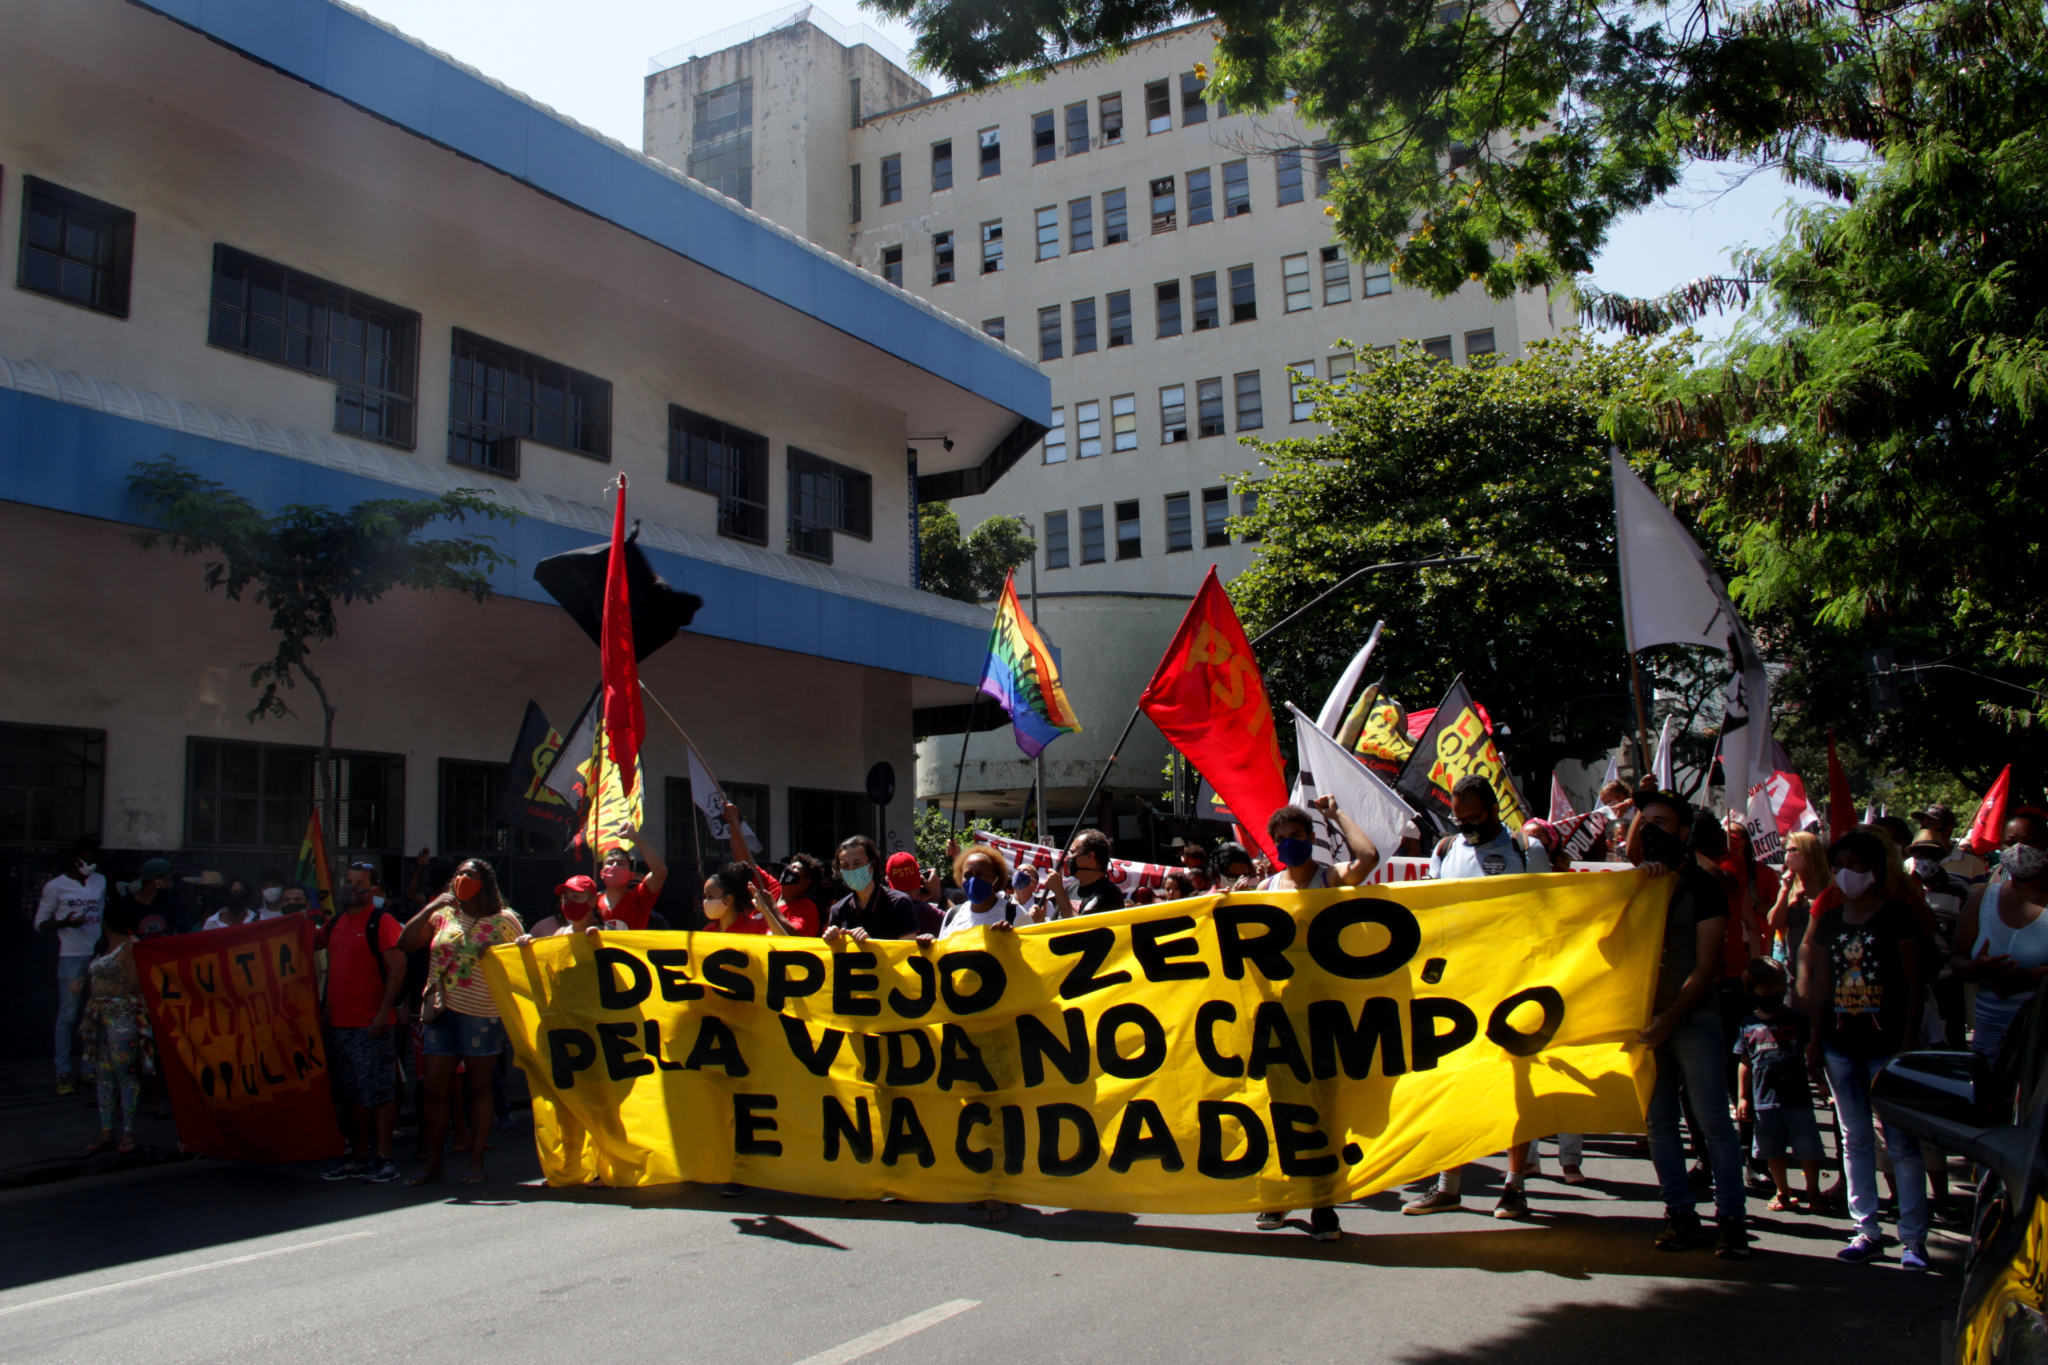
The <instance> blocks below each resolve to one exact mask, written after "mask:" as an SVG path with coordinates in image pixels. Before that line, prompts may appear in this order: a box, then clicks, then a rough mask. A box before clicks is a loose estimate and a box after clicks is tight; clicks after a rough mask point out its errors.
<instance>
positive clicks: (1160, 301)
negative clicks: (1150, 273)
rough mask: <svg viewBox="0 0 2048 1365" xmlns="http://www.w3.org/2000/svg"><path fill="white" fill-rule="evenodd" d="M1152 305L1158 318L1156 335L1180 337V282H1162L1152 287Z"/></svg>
mask: <svg viewBox="0 0 2048 1365" xmlns="http://www.w3.org/2000/svg"><path fill="white" fill-rule="evenodd" d="M1152 292H1153V296H1154V303H1155V306H1156V308H1157V312H1158V317H1159V328H1158V332H1157V335H1158V336H1159V337H1160V338H1162V339H1164V338H1166V337H1177V336H1179V335H1180V281H1179V280H1162V281H1161V282H1160V283H1158V284H1155V285H1153V286H1152Z"/></svg>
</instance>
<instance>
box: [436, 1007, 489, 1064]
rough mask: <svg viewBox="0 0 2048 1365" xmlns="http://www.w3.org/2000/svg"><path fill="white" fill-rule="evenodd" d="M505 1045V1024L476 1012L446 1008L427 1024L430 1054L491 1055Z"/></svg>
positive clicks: (457, 1055)
mask: <svg viewBox="0 0 2048 1365" xmlns="http://www.w3.org/2000/svg"><path fill="white" fill-rule="evenodd" d="M504 1045H505V1025H504V1024H503V1023H501V1022H500V1021H498V1020H496V1019H486V1018H484V1017H483V1016H481V1015H476V1014H457V1013H456V1012H455V1011H454V1010H442V1011H441V1012H440V1013H439V1014H437V1015H435V1016H434V1018H433V1021H432V1022H431V1023H429V1024H428V1025H427V1055H428V1056H429V1057H489V1058H492V1059H493V1060H496V1058H497V1056H498V1052H499V1050H500V1049H501V1048H503V1047H504Z"/></svg>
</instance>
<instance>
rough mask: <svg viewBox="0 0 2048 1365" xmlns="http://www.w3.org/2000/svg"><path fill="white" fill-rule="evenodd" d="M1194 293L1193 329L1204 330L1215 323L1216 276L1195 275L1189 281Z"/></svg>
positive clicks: (1216, 315) (1216, 318)
mask: <svg viewBox="0 0 2048 1365" xmlns="http://www.w3.org/2000/svg"><path fill="white" fill-rule="evenodd" d="M1190 283H1191V284H1192V285H1193V286H1194V293H1195V330H1196V331H1197V332H1206V331H1208V330H1209V329H1210V328H1211V327H1214V326H1216V325H1217V321H1218V314H1217V312H1216V276H1215V275H1214V274H1208V275H1197V276H1195V277H1194V278H1193V280H1191V281H1190Z"/></svg>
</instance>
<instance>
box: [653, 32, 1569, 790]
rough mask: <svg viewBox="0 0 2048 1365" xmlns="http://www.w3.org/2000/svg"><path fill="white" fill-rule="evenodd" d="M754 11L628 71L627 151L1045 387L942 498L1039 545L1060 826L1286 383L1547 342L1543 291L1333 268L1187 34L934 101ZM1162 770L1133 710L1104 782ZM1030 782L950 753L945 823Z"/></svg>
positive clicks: (1244, 482) (1292, 142) (939, 744)
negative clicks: (973, 329) (719, 37)
mask: <svg viewBox="0 0 2048 1365" xmlns="http://www.w3.org/2000/svg"><path fill="white" fill-rule="evenodd" d="M770 18H771V19H780V20H781V22H780V26H779V27H773V28H770V29H769V30H768V31H766V32H761V33H759V35H758V36H754V37H750V38H748V39H746V40H745V41H742V42H738V43H735V44H733V45H730V46H727V47H724V48H722V49H720V50H716V51H709V52H707V53H706V55H703V56H698V57H694V58H691V59H690V60H686V61H682V62H680V63H679V64H677V65H674V66H670V67H666V68H665V69H662V70H660V71H658V72H656V73H655V74H653V75H651V76H649V77H648V79H647V105H646V138H645V150H646V151H647V152H648V154H649V155H651V156H654V157H656V158H658V159H662V160H666V161H668V162H670V164H672V165H675V166H678V167H680V168H683V169H685V170H687V171H689V173H691V174H692V175H696V176H698V177H700V178H706V179H707V181H708V182H710V183H717V184H720V185H721V186H723V187H725V188H726V189H727V191H728V192H730V193H736V194H745V195H747V196H750V198H751V202H752V203H753V204H754V205H755V206H756V207H757V208H760V209H761V210H762V211H764V212H766V213H768V214H769V215H770V216H771V217H777V218H778V219H779V220H780V221H783V222H785V223H787V224H788V225H790V226H792V227H793V228H796V229H797V230H800V231H802V232H803V233H804V234H805V235H807V236H808V237H810V238H811V240H813V241H815V242H817V243H819V244H820V245H823V246H827V247H829V248H831V249H832V250H834V251H838V252H841V253H843V254H844V255H845V256H846V257H847V258H848V259H850V260H852V261H854V262H856V263H858V264H860V265H862V266H864V267H866V268H867V269H868V270H871V271H873V272H874V273H875V274H877V275H879V276H881V277H882V278H883V279H885V280H887V281H888V282H889V283H891V284H893V285H896V286H898V287H900V288H902V289H904V290H906V291H908V292H910V293H913V294H916V295H918V296H919V297H921V298H925V299H929V300H930V301H931V302H933V303H934V304H936V305H938V306H939V307H941V308H944V309H945V310H947V311H948V312H950V313H952V314H954V315H956V316H958V317H960V318H962V319H964V320H966V321H968V322H971V323H974V324H976V325H978V326H979V327H980V328H981V329H982V330H983V331H984V332H986V333H988V334H989V335H991V336H993V337H998V338H1001V339H1003V340H1005V341H1007V342H1008V344H1009V345H1010V346H1012V347H1015V348H1017V349H1018V350H1020V351H1022V352H1023V353H1024V354H1025V355H1026V356H1028V357H1029V358H1031V359H1033V360H1035V361H1037V362H1038V364H1039V365H1040V367H1041V368H1042V370H1043V371H1044V372H1045V373H1046V374H1047V375H1048V376H1049V377H1050V378H1051V380H1052V401H1053V415H1052V426H1051V429H1050V430H1049V431H1048V432H1047V434H1046V436H1045V438H1044V440H1043V441H1042V442H1041V443H1039V444H1038V445H1037V446H1036V447H1034V448H1032V449H1031V450H1029V451H1025V452H1017V454H1018V455H1019V456H1020V458H1019V460H1018V463H1017V465H1016V467H1015V468H1014V469H1012V470H1011V471H1010V472H1008V473H1007V474H1006V475H1005V476H1004V477H1003V478H1002V479H1001V481H1000V482H992V483H990V484H988V485H987V486H985V487H973V486H962V487H958V488H956V489H955V490H954V491H955V492H956V493H957V494H958V495H959V496H957V499H956V501H955V503H954V507H955V510H956V511H957V512H958V513H959V516H960V520H961V524H962V526H963V527H971V526H974V525H976V524H978V523H979V522H980V521H981V520H983V519H984V518H986V517H989V516H993V515H996V514H999V513H1008V514H1015V515H1018V516H1022V517H1024V518H1025V519H1026V520H1027V521H1028V522H1029V523H1030V524H1031V526H1032V528H1033V530H1034V532H1035V534H1036V537H1037V539H1038V541H1039V562H1038V565H1037V570H1038V585H1039V591H1038V597H1037V606H1038V611H1039V619H1040V625H1041V628H1042V629H1043V630H1044V631H1045V633H1046V634H1047V636H1048V637H1049V638H1050V639H1051V640H1052V641H1053V643H1054V644H1055V645H1056V646H1057V647H1059V648H1060V649H1061V650H1062V652H1063V660H1064V668H1065V672H1066V678H1067V686H1068V691H1069V696H1070V698H1071V699H1072V700H1073V702H1074V705H1075V708H1076V710H1077V711H1078V713H1079V714H1080V716H1081V718H1082V720H1083V722H1084V723H1085V724H1086V725H1087V727H1088V728H1087V730H1086V731H1085V732H1084V733H1083V734H1080V735H1074V736H1068V737H1065V738H1062V739H1061V740H1059V741H1058V742H1056V743H1055V744H1054V745H1053V746H1052V747H1051V749H1049V750H1048V751H1047V754H1046V770H1047V786H1048V787H1049V789H1050V792H1049V797H1048V803H1047V804H1048V807H1049V809H1050V811H1051V813H1052V816H1053V819H1052V821H1051V823H1052V824H1053V826H1054V827H1055V828H1057V827H1059V826H1060V825H1061V824H1062V823H1064V822H1065V821H1070V820H1071V819H1072V818H1073V816H1074V814H1075V810H1076V807H1077V806H1078V804H1079V802H1080V801H1081V799H1082V798H1083V797H1084V795H1085V792H1086V789H1087V788H1088V787H1089V786H1090V785H1091V784H1092V783H1093V781H1094V780H1095V778H1096V776H1097V774H1098V773H1099V772H1100V771H1101V768H1102V762H1103V760H1104V758H1105V757H1106V756H1107V753H1108V750H1109V747H1110V745H1111V744H1112V743H1113V742H1114V741H1115V739H1116V737H1117V735H1118V733H1119V731H1120V730H1121V729H1122V726H1123V723H1124V721H1125V719H1126V717H1128V716H1129V714H1130V712H1131V709H1132V708H1133V706H1134V705H1135V703H1136V701H1137V697H1138V694H1139V692H1140V691H1141V690H1142V688H1143V686H1144V683H1145V681H1146V679H1147V678H1148V677H1149V676H1150V674H1151V671H1152V669H1153V668H1154V666H1155V665H1156V663H1157V661H1158V659H1159V656H1160V654H1161V652H1162V651H1163V649H1164V647H1165V645H1166V643H1167V641H1168V639H1169V638H1170V636H1171V634H1172V632H1173V629H1174V627H1175V625H1176V624H1177V623H1178V621H1179V619H1180V616H1181V614H1182V612H1183V611H1184V609H1185V605H1186V603H1187V601H1188V599H1189V598H1190V597H1191V596H1192V595H1193V593H1194V590H1195V589H1196V587H1197V586H1198V585H1199V584H1200V581H1201V579H1202V576H1203V575H1204V574H1205V573H1206V572H1207V570H1208V568H1209V567H1210V565H1212V564H1213V565H1215V566H1216V568H1217V571H1218V573H1219V574H1220V575H1221V576H1222V577H1223V578H1224V579H1225V580H1226V581H1227V580H1228V579H1230V578H1231V577H1233V576H1234V575H1236V574H1237V573H1238V572H1240V571H1241V570H1243V569H1244V568H1246V567H1247V566H1248V565H1249V564H1250V562H1251V557H1252V553H1253V550H1252V548H1251V547H1249V546H1247V545H1245V544H1244V543H1243V541H1242V539H1241V538H1239V537H1234V536H1233V534H1232V533H1231V529H1230V526H1229V523H1228V518H1229V517H1230V516H1231V515H1232V514H1234V513H1240V512H1243V511H1246V510H1249V509H1250V508H1251V507H1253V506H1255V505H1256V500H1257V497H1258V463H1257V455H1256V453H1255V452H1254V451H1252V450H1251V449H1248V448H1247V447H1246V446H1244V445H1242V444H1241V443H1240V439H1239V438H1241V437H1258V438H1269V439H1270V438H1277V437H1281V436H1288V435H1299V434H1305V433H1311V432H1314V431H1317V430H1319V429H1320V428H1318V427H1317V426H1316V425H1315V424H1314V422H1313V421H1312V414H1311V411H1310V407H1309V405H1308V404H1306V403H1305V402H1303V401H1301V399H1300V398H1299V396H1298V395H1297V394H1296V392H1295V383H1296V381H1297V380H1298V378H1299V377H1301V376H1305V375H1311V374H1313V375H1317V376H1322V377H1330V376H1334V375H1339V374H1342V373H1344V372H1345V371H1347V370H1348V369H1349V368H1350V367H1351V366H1352V365H1353V364H1354V355H1355V354H1356V353H1357V352H1358V351H1359V350H1361V349H1373V348H1383V347H1388V346H1392V345H1394V344H1395V343H1396V342H1398V341H1400V340H1403V339H1410V338H1412V339H1414V340H1417V341H1419V342H1421V343H1422V345H1423V346H1424V347H1425V348H1426V349H1428V350H1429V351H1431V352H1432V353H1434V354H1436V355H1438V356H1440V357H1441V358H1442V359H1444V360H1445V361H1450V362H1457V363H1462V362H1464V361H1466V360H1468V359H1469V358H1470V357H1473V356H1478V355H1489V354H1495V353H1502V354H1508V355H1513V354H1518V353H1519V352H1520V351H1521V349H1522V347H1523V346H1524V345H1525V343H1527V342H1528V341H1530V340H1532V339H1535V338H1538V337H1544V336H1548V335H1550V334H1552V333H1553V332H1554V330H1555V325H1554V322H1553V319H1552V316H1551V312H1550V308H1549V301H1548V299H1547V298H1546V297H1544V296H1543V295H1540V294H1525V295H1523V296H1520V297H1517V298H1514V299H1511V300H1506V301H1500V302H1496V301H1493V300H1490V299H1488V298H1487V297H1486V296H1485V295H1484V293H1482V292H1480V291H1479V290H1478V289H1476V288H1469V289H1467V290H1464V291H1461V292H1460V293H1458V294H1456V295H1454V296H1452V297H1450V298H1445V299H1437V298H1433V297H1431V296H1430V295H1429V294H1427V293H1424V292H1419V291H1414V290H1410V289H1407V288H1404V287H1403V286H1401V285H1399V284H1397V283H1395V282H1394V280H1393V279H1392V278H1391V276H1390V275H1389V273H1388V271H1387V269H1386V267H1385V266H1384V265H1381V264H1378V263H1374V262H1370V261H1354V260H1352V259H1350V258H1349V256H1348V254H1347V252H1346V250H1345V248H1344V247H1343V246H1341V245H1339V244H1337V243H1335V242H1334V241H1333V239H1332V233H1331V225H1330V220H1329V219H1328V217H1326V216H1325V214H1324V213H1323V211H1322V208H1323V204H1324V202H1325V201H1324V198H1323V196H1324V193H1325V191H1326V189H1327V179H1326V177H1327V175H1328V173H1329V170H1330V169H1331V167H1332V166H1333V165H1334V164H1335V162H1336V157H1337V152H1336V151H1335V149H1333V148H1331V147H1330V146H1329V145H1328V144H1326V143H1323V142H1322V141H1321V140H1320V139H1319V136H1318V134H1317V132H1316V130H1314V129H1313V128H1309V127H1305V126H1303V125H1302V124H1301V123H1299V122H1298V121H1296V120H1295V119H1293V118H1292V117H1289V116H1288V115H1286V114H1284V113H1283V114H1278V115H1263V116H1247V115H1244V114H1240V113H1237V112H1235V111H1232V110H1228V109H1226V108H1224V107H1222V106H1221V105H1220V104H1218V103H1217V102H1215V101H1214V100H1213V99H1212V98H1210V95H1209V92H1208V91H1207V90H1206V89H1205V86H1204V81H1203V76H1202V72H1203V70H1204V69H1206V64H1208V63H1210V62H1213V60H1214V57H1213V52H1212V49H1213V30H1212V26H1211V25H1210V24H1208V23H1198V24H1193V25H1189V26H1186V27H1182V28H1176V29H1172V30H1168V31H1166V32H1162V33H1160V34H1157V35H1156V36H1154V37H1152V38H1149V39H1146V40H1144V41H1141V42H1137V43H1134V44H1132V45H1131V46H1130V48H1129V49H1128V51H1126V52H1125V53H1124V54H1123V55H1121V56H1119V57H1116V58H1114V59H1106V58H1081V59H1078V60H1074V61H1070V62H1066V63H1064V64H1062V65H1061V66H1059V67H1058V68H1057V69H1056V70H1054V71H1053V72H1051V73H1050V74H1049V75H1048V76H1047V77H1046V78H1045V79H1044V80H1023V81H1016V82H1011V83H1007V84H1004V85H1001V86H998V87H996V88H993V89H990V90H987V91H983V92H979V93H971V92H961V93H953V94H941V95H932V94H930V93H929V92H928V91H926V90H925V89H924V88H923V87H921V86H918V85H917V84H916V82H914V81H912V80H911V79H910V77H909V76H908V75H907V74H906V73H905V72H903V71H902V70H901V69H900V68H898V67H895V66H892V65H891V64H890V63H888V62H887V61H885V60H884V58H883V57H882V56H881V54H880V53H879V51H878V47H879V44H877V43H876V42H875V41H874V40H872V39H867V40H865V41H860V42H854V43H852V44H851V45H849V44H848V43H846V42H843V41H841V40H840V39H839V38H838V37H837V36H835V33H833V32H828V31H826V29H824V28H821V27H820V23H819V19H818V16H817V15H816V13H815V12H814V11H812V10H811V9H809V7H801V8H799V9H797V10H793V11H785V12H783V13H782V14H781V15H778V16H770ZM826 22H827V23H829V21H826ZM848 36H858V35H848ZM708 46H709V45H708V44H705V45H700V48H699V50H702V49H703V48H704V47H708ZM906 96H911V98H906ZM749 111H751V117H752V120H753V121H752V124H751V127H749V125H748V123H747V119H748V118H749ZM828 115H829V117H828ZM749 134H751V136H750V137H749ZM919 434H920V435H924V436H929V435H931V433H919ZM922 448H926V449H928V448H929V442H927V443H925V444H924V446H923V447H922ZM1019 577H1020V581H1021V580H1022V579H1023V578H1024V577H1025V574H1024V571H1022V570H1020V571H1019ZM1295 700H1297V701H1300V702H1301V703H1303V704H1304V705H1311V706H1312V704H1313V702H1314V701H1315V700H1317V699H1313V698H1296V699H1295ZM954 724H955V726H957V725H958V724H959V722H958V719H957V717H956V718H955V720H954ZM961 753H962V737H961V736H960V735H959V734H958V733H955V734H952V735H950V736H946V735H938V736H934V737H933V738H930V739H928V740H927V741H926V742H924V743H923V744H921V745H920V749H919V754H920V758H919V767H918V794H919V796H920V797H924V798H934V797H936V798H940V799H946V798H947V797H948V796H949V794H950V792H951V791H952V789H953V786H954V780H955V774H956V763H957V761H958V760H959V759H960V756H961ZM1165 758H1166V746H1165V742H1164V740H1163V739H1162V738H1161V737H1160V736H1159V735H1158V733H1157V732H1156V731H1155V730H1153V729H1152V728H1151V726H1150V724H1149V723H1147V722H1144V721H1142V720H1141V721H1140V722H1139V725H1138V729H1137V730H1136V731H1135V732H1134V733H1133V735H1132V738H1131V741H1130V742H1129V743H1128V744H1127V745H1126V746H1125V749H1124V751H1123V755H1122V757H1121V759H1120V761H1119V764H1118V768H1119V773H1120V774H1122V775H1123V776H1122V777H1121V781H1120V782H1119V783H1113V784H1112V785H1113V786H1115V785H1121V786H1122V787H1123V788H1124V789H1125V790H1127V791H1145V792H1157V790H1158V789H1159V778H1158V774H1159V773H1160V772H1161V770H1162V768H1163V766H1164V762H1165ZM1031 777H1032V774H1031V765H1030V764H1028V763H1027V762H1025V761H1024V760H1023V757H1022V755H1021V754H1019V753H1018V752H1017V750H1016V748H1015V746H1014V744H1013V743H1012V741H1011V738H1010V736H1009V734H1008V733H1007V729H1006V728H1005V729H1002V730H998V731H995V732H992V733H983V734H976V735H973V736H972V737H971V738H970V739H969V740H968V741H967V743H966V759H965V779H964V781H965V787H966V790H967V792H968V793H969V796H968V797H967V798H966V799H964V800H963V802H962V804H963V806H964V807H965V808H967V809H972V810H976V811H979V812H983V813H992V814H998V815H1010V816H1014V815H1016V814H1017V813H1018V812H1020V811H1021V809H1022V807H1023V802H1024V793H1025V789H1026V788H1028V787H1029V786H1030V784H1031ZM1062 817H1064V818H1065V819H1064V821H1063V819H1062ZM1125 828H1126V829H1127V830H1128V829H1129V828H1130V824H1129V823H1128V820H1127V822H1126V825H1125Z"/></svg>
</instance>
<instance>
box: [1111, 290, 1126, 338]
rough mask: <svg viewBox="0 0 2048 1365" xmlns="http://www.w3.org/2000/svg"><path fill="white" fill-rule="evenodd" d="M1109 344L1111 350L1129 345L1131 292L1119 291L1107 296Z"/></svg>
mask: <svg viewBox="0 0 2048 1365" xmlns="http://www.w3.org/2000/svg"><path fill="white" fill-rule="evenodd" d="M1109 344H1110V346H1111V348H1112V349H1113V348H1115V347H1118V346H1128V345H1130V344H1131V291H1130V290H1128V289H1119V290H1117V291H1116V292H1115V293H1114V294H1111V295H1110V296H1109Z"/></svg>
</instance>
